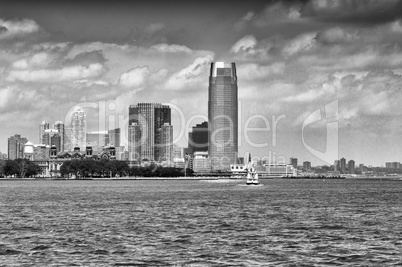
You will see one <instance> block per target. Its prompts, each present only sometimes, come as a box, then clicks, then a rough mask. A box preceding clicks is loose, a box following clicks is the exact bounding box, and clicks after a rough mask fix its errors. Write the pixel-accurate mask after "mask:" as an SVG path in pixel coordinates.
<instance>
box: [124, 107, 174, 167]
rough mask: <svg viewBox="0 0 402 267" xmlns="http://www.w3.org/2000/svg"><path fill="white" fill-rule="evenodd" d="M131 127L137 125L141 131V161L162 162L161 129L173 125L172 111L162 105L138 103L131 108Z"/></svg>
mask: <svg viewBox="0 0 402 267" xmlns="http://www.w3.org/2000/svg"><path fill="white" fill-rule="evenodd" d="M128 114H129V125H132V123H137V124H138V125H139V126H140V129H141V143H140V146H141V155H140V157H141V159H148V160H155V161H159V160H161V153H162V147H163V144H162V135H161V128H162V125H164V124H165V123H167V124H169V125H170V124H171V115H170V114H171V111H170V107H169V106H167V105H162V104H161V103H138V104H137V105H130V107H129V112H128Z"/></svg>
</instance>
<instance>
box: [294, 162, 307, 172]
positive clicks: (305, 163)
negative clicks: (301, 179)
mask: <svg viewBox="0 0 402 267" xmlns="http://www.w3.org/2000/svg"><path fill="white" fill-rule="evenodd" d="M293 167H294V166H293ZM303 170H305V171H309V170H311V162H310V161H305V162H303Z"/></svg>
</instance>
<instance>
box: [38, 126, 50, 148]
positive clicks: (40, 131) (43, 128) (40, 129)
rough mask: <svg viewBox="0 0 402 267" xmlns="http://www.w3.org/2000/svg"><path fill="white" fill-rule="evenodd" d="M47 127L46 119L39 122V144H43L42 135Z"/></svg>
mask: <svg viewBox="0 0 402 267" xmlns="http://www.w3.org/2000/svg"><path fill="white" fill-rule="evenodd" d="M49 128H50V127H49V123H48V122H47V121H42V122H41V124H39V144H44V140H43V138H44V136H43V135H44V134H45V131H46V130H48V129H49Z"/></svg>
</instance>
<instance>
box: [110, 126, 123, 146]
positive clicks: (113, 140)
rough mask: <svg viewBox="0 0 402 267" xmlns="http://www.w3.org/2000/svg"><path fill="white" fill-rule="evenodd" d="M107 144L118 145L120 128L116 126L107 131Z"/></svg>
mask: <svg viewBox="0 0 402 267" xmlns="http://www.w3.org/2000/svg"><path fill="white" fill-rule="evenodd" d="M108 134H109V145H110V146H114V147H116V148H117V147H120V128H116V129H113V130H109V131H108Z"/></svg>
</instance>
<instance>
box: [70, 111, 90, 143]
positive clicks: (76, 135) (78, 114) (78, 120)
mask: <svg viewBox="0 0 402 267" xmlns="http://www.w3.org/2000/svg"><path fill="white" fill-rule="evenodd" d="M86 117H87V115H86V112H85V111H84V110H83V109H82V108H80V107H78V106H77V107H75V109H74V111H73V113H72V115H71V136H70V142H71V146H72V148H75V147H79V148H80V149H81V150H85V147H86Z"/></svg>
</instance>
